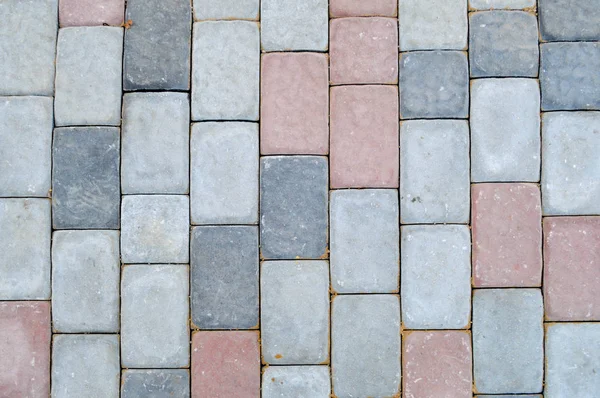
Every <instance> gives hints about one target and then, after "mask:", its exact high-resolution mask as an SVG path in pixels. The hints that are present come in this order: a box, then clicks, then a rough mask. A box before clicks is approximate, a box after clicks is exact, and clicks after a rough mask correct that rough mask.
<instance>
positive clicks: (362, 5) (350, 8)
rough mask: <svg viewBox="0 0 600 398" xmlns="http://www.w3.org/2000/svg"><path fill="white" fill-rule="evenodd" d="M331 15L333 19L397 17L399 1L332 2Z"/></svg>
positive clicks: (339, 0)
mask: <svg viewBox="0 0 600 398" xmlns="http://www.w3.org/2000/svg"><path fill="white" fill-rule="evenodd" d="M329 13H330V15H331V16H332V17H372V16H382V17H395V16H396V15H397V13H398V1H397V0H369V1H364V0H330V1H329Z"/></svg>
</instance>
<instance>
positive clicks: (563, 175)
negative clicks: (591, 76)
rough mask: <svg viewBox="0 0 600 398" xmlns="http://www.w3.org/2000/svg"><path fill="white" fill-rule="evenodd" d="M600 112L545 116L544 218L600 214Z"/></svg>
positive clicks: (548, 114) (550, 114) (560, 113)
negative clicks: (599, 149)
mask: <svg viewBox="0 0 600 398" xmlns="http://www.w3.org/2000/svg"><path fill="white" fill-rule="evenodd" d="M598 126H600V112H556V113H545V114H544V116H543V123H542V184H541V186H542V198H543V200H542V206H543V212H544V215H579V214H593V215H595V214H600V201H598V197H599V195H600V184H599V183H598V176H600V158H599V157H598V153H597V152H598V151H597V150H598V147H599V146H600V135H599V134H598Z"/></svg>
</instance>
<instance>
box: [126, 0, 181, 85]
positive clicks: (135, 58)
mask: <svg viewBox="0 0 600 398" xmlns="http://www.w3.org/2000/svg"><path fill="white" fill-rule="evenodd" d="M125 20H131V21H133V24H132V25H131V27H130V28H129V29H126V31H125V46H124V51H125V55H124V57H123V89H124V90H188V89H189V88H190V56H191V54H190V45H191V35H192V7H191V4H190V0H170V1H163V0H128V1H127V10H126V12H125Z"/></svg>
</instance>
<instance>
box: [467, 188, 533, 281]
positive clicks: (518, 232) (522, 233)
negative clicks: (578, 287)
mask: <svg viewBox="0 0 600 398" xmlns="http://www.w3.org/2000/svg"><path fill="white" fill-rule="evenodd" d="M471 194H472V195H471V196H472V205H471V206H472V207H471V214H472V217H473V221H472V228H471V231H472V233H473V256H472V260H473V261H472V264H473V285H474V286H475V287H527V286H540V285H541V282H542V228H541V223H542V206H541V199H540V189H539V188H538V186H537V185H535V184H517V183H510V184H476V185H473V186H472V189H471Z"/></svg>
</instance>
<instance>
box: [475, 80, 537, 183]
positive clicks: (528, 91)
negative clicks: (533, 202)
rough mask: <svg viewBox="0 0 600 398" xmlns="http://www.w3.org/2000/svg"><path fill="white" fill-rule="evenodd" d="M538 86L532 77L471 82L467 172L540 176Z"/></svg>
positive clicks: (489, 176) (481, 178)
mask: <svg viewBox="0 0 600 398" xmlns="http://www.w3.org/2000/svg"><path fill="white" fill-rule="evenodd" d="M539 106H540V90H539V86H538V83H537V81H536V80H533V79H512V78H509V79H480V80H475V81H473V82H472V84H471V120H470V123H471V164H472V167H471V178H472V179H473V181H474V182H493V181H532V182H534V181H538V180H539V178H540V108H539Z"/></svg>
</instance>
